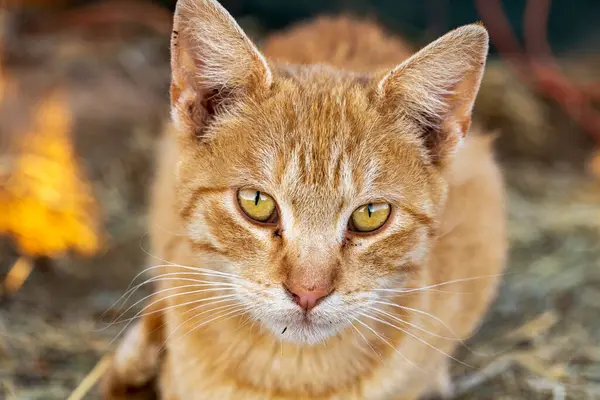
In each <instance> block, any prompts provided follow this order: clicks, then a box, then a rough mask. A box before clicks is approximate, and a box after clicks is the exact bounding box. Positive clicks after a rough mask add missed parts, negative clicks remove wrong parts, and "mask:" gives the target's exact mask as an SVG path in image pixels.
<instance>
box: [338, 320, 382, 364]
mask: <svg viewBox="0 0 600 400" xmlns="http://www.w3.org/2000/svg"><path fill="white" fill-rule="evenodd" d="M346 321H348V322H349V323H350V325H351V326H352V327H353V328H354V330H355V331H356V332H358V334H359V335H360V337H362V339H363V340H364V341H365V343H366V344H367V346H369V348H370V349H371V351H373V353H375V355H376V356H377V358H379V361H382V362H383V358H382V357H381V354H379V353H378V352H377V351H375V349H374V348H373V346H372V345H371V342H369V340H368V339H367V338H366V337H365V335H364V334H363V333H362V332H361V331H360V330H359V329H358V328H357V327H356V326H355V325H354V323H353V322H352V320H350V319H346Z"/></svg>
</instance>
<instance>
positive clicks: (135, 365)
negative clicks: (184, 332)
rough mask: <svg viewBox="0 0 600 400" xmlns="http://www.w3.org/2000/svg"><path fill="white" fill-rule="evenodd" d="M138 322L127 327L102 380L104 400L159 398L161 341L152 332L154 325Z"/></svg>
mask: <svg viewBox="0 0 600 400" xmlns="http://www.w3.org/2000/svg"><path fill="white" fill-rule="evenodd" d="M147 322H148V321H144V320H143V321H139V322H137V323H136V324H135V325H133V326H132V327H131V328H129V329H128V330H127V333H126V334H125V337H124V339H123V341H122V342H121V343H120V345H119V347H118V348H117V350H116V351H115V353H114V355H113V358H112V364H111V366H110V369H109V371H108V373H107V374H106V375H105V377H104V380H103V382H102V398H103V399H104V400H121V399H156V398H157V395H156V388H155V382H156V378H157V375H158V372H159V367H160V342H158V341H156V338H155V337H154V336H153V335H152V333H153V332H151V331H149V329H151V328H152V325H153V324H148V323H147Z"/></svg>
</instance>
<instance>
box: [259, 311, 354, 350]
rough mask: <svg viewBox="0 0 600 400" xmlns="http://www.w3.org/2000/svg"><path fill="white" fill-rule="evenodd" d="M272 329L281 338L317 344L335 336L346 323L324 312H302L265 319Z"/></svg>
mask: <svg viewBox="0 0 600 400" xmlns="http://www.w3.org/2000/svg"><path fill="white" fill-rule="evenodd" d="M265 322H266V324H267V326H268V327H269V328H270V329H271V331H272V332H273V333H274V334H275V335H276V336H277V337H278V338H279V339H281V340H284V341H289V342H294V343H302V344H317V343H320V342H323V341H325V340H326V339H328V338H330V337H332V336H335V335H336V334H337V333H338V332H340V331H341V330H343V328H344V327H345V324H344V323H343V321H338V320H336V318H332V317H329V316H328V315H327V313H324V312H315V310H313V311H309V312H303V311H302V312H301V311H298V312H297V313H292V315H287V316H276V317H274V318H273V319H270V320H267V321H265Z"/></svg>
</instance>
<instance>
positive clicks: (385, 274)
mask: <svg viewBox="0 0 600 400" xmlns="http://www.w3.org/2000/svg"><path fill="white" fill-rule="evenodd" d="M405 49H406V47H405V46H404V45H403V44H402V43H401V42H399V41H397V40H395V39H391V38H390V36H389V35H387V34H385V33H384V32H383V31H382V30H381V29H380V28H379V27H378V26H377V25H376V24H374V23H371V22H359V21H353V20H351V19H347V18H321V19H318V20H317V21H315V22H313V23H309V24H305V25H302V26H300V27H298V28H294V29H292V30H290V31H288V32H286V33H282V34H280V35H278V36H275V37H273V38H272V39H270V40H269V41H267V43H265V45H264V56H263V55H262V54H261V53H259V52H258V50H257V49H256V47H255V46H254V45H253V44H252V43H251V42H250V41H249V40H248V39H247V38H246V37H245V35H244V34H243V32H242V31H241V29H239V27H237V24H235V22H234V21H233V19H231V17H229V15H228V14H227V13H226V12H225V11H224V10H223V9H222V8H221V7H220V6H219V5H218V4H217V3H216V2H214V1H212V0H180V2H179V4H178V7H177V11H176V16H175V24H174V36H173V42H172V54H173V64H172V68H173V83H172V87H171V99H172V112H173V120H174V123H173V124H172V125H171V126H170V127H169V129H168V132H167V134H166V135H165V136H164V138H163V140H162V143H161V144H160V146H159V154H158V156H159V161H160V162H159V168H158V174H157V178H156V183H155V186H154V192H153V196H152V209H151V211H152V212H151V232H152V247H153V254H154V255H156V256H157V257H159V258H160V259H163V260H166V261H167V263H165V264H166V265H165V266H164V267H161V268H159V269H157V271H159V272H160V273H155V277H156V279H157V282H158V284H157V294H156V299H157V300H156V301H157V303H156V304H161V305H164V307H162V311H161V310H160V309H159V310H158V311H161V313H158V317H159V318H161V321H162V323H163V324H164V326H163V328H162V329H163V333H162V336H160V337H159V336H156V335H150V333H151V329H150V327H151V326H154V324H148V323H144V322H143V321H144V320H142V322H140V323H138V324H139V325H138V326H137V327H134V328H133V331H134V332H137V333H135V334H132V336H134V337H135V338H137V340H126V341H125V342H124V343H123V344H122V345H121V350H120V352H118V353H117V361H116V365H117V366H118V365H120V364H119V362H121V364H122V363H123V362H125V361H123V360H119V359H118V357H119V354H131V353H132V352H134V353H135V352H141V353H144V352H148V351H151V350H152V349H154V348H155V346H156V345H157V344H158V345H162V343H163V342H165V341H166V352H165V357H164V358H162V359H161V361H160V366H156V368H154V369H153V370H152V369H148V368H146V369H144V368H142V367H143V366H138V365H134V366H130V367H129V368H127V369H123V368H122V367H121V369H120V370H119V369H117V368H115V369H114V370H113V371H112V373H111V375H110V376H111V383H110V384H109V385H108V387H109V389H110V387H111V385H112V386H118V387H122V386H127V385H129V386H135V385H136V384H137V385H139V384H140V378H139V376H138V377H136V378H135V380H136V382H135V383H136V384H133V383H134V382H132V381H133V380H134V378H133V376H131V375H132V374H131V373H130V372H127V371H139V370H140V369H142V370H144V371H151V373H147V374H146V378H147V380H151V379H154V378H157V379H158V382H159V388H160V390H159V391H160V394H161V398H163V399H192V398H193V399H257V400H258V399H261V400H262V399H344V400H352V399H416V398H418V397H419V396H422V395H425V394H429V393H434V392H438V393H441V394H444V395H448V394H449V393H450V391H451V387H450V385H449V376H448V371H447V363H448V358H449V356H450V355H451V354H452V352H453V351H454V350H455V348H456V347H457V346H458V345H459V344H460V341H459V340H458V339H465V338H467V337H468V336H469V335H470V334H471V333H472V332H473V330H474V328H475V327H476V326H477V324H478V323H479V322H480V320H481V318H482V315H483V314H484V313H485V311H486V309H487V307H488V305H489V303H490V301H491V300H492V299H493V297H494V295H495V291H496V287H497V283H498V280H499V275H500V274H501V272H502V268H503V265H504V258H505V253H506V238H505V231H504V209H503V190H502V182H501V176H500V173H499V171H498V168H497V166H496V163H495V162H494V160H493V157H492V151H491V142H492V141H491V139H490V138H488V137H485V136H478V135H477V134H475V133H474V132H471V133H469V135H467V136H466V138H464V139H463V137H464V136H465V135H466V133H467V130H468V129H469V125H470V121H471V109H472V105H473V102H474V99H475V96H476V94H477V90H478V88H479V83H480V80H481V76H482V73H483V68H484V64H485V57H486V55H487V34H486V32H485V29H484V28H482V27H480V26H476V25H471V26H467V27H463V28H460V29H458V30H455V31H453V32H451V33H449V34H448V35H446V36H444V37H443V38H441V39H440V40H438V41H436V42H434V43H433V44H432V45H430V46H428V47H427V48H425V49H423V50H422V51H420V52H418V53H417V54H416V55H414V56H412V57H410V58H408V59H407V60H405V59H406V58H407V55H408V54H407V52H406V50H405ZM403 60H405V61H404V62H403ZM398 63H400V64H398ZM350 71H354V72H350ZM241 187H250V188H254V189H256V190H260V191H264V192H265V193H269V194H270V195H271V196H273V198H274V199H275V200H276V202H277V204H278V209H279V213H280V220H279V221H278V223H277V224H276V225H273V226H263V225H258V224H255V223H253V222H251V221H250V220H249V219H248V218H246V217H245V216H244V215H243V213H242V211H241V210H240V209H239V206H238V205H237V201H236V197H235V196H236V190H237V189H238V188H241ZM374 201H385V202H389V203H390V204H391V205H392V215H391V217H390V219H389V221H388V222H387V223H386V225H385V226H384V227H383V228H382V229H381V230H379V231H377V232H376V233H374V234H371V235H358V234H353V233H351V232H348V231H347V228H346V226H347V221H348V218H349V216H350V214H351V213H352V211H353V210H354V209H356V208H357V207H358V206H361V205H363V204H366V203H370V202H374ZM192 268H193V269H192ZM199 268H203V269H202V270H201V269H199ZM213 271H217V272H213ZM193 273H195V275H194V274H193ZM165 274H168V275H165ZM233 275H235V277H234V278H232V276H233ZM194 279H195V280H201V281H203V283H196V284H198V285H202V286H196V287H191V286H190V285H192V284H194V283H193V282H191V281H192V280H194ZM290 281H293V282H294V285H301V286H302V285H303V286H304V287H307V288H309V287H310V286H311V285H314V284H315V283H319V284H320V283H322V282H324V285H330V286H331V287H332V288H333V290H334V292H333V293H332V294H331V295H330V296H328V297H326V298H325V299H324V300H323V301H322V302H321V303H320V304H319V305H317V306H316V307H315V308H314V309H313V310H310V311H308V312H307V313H304V312H303V311H302V310H301V309H300V308H299V307H298V306H297V305H296V304H295V303H294V302H293V301H292V299H291V298H290V297H289V296H288V295H287V294H286V291H285V289H284V285H286V284H287V283H289V282H290ZM211 282H212V283H211ZM438 284H442V285H441V286H439V287H434V288H432V287H431V286H432V285H438ZM211 285H213V286H211ZM214 285H220V286H218V287H217V286H214ZM231 285H235V286H231ZM328 287H329V286H328ZM195 288H197V290H195V291H194V292H193V293H192V292H191V291H193V290H194V289H195ZM204 289H208V290H207V291H203V292H198V290H204ZM160 290H162V292H159V291H160ZM392 290H398V291H405V292H404V293H396V292H393V291H392ZM228 294H232V295H234V297H223V296H227V295H228ZM215 296H221V297H217V298H220V299H221V300H219V302H218V303H217V302H216V301H217V300H215ZM384 303H385V304H384ZM374 308H376V309H378V311H375V309H374ZM365 314H367V315H365ZM153 315H154V316H155V318H156V315H157V314H153ZM145 318H150V317H145ZM248 320H252V322H251V323H245V321H248ZM144 332H145V334H144ZM123 347H126V348H127V349H125V350H123ZM126 350H127V351H126ZM143 359H144V357H142V356H138V357H133V358H131V360H133V361H131V362H132V363H133V364H136V363H138V364H139V363H143V361H140V360H143ZM154 362H155V363H157V364H158V362H157V361H156V360H154ZM152 365H154V364H152ZM119 371H125V372H119ZM133 375H135V374H133ZM138 375H139V374H138ZM106 393H110V390H107V391H106ZM105 397H106V398H111V397H110V395H108V394H107V395H106V396H105Z"/></svg>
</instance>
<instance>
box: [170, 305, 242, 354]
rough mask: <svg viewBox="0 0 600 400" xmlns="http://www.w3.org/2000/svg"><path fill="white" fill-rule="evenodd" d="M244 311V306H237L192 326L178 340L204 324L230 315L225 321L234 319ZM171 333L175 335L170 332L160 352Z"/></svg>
mask: <svg viewBox="0 0 600 400" xmlns="http://www.w3.org/2000/svg"><path fill="white" fill-rule="evenodd" d="M245 310H246V306H245V305H238V306H237V307H236V308H234V309H233V310H232V311H229V312H227V313H225V314H221V315H218V316H216V317H214V318H211V319H209V320H208V321H204V322H202V323H201V324H198V325H194V326H193V327H192V328H190V330H189V331H188V332H187V333H186V334H185V335H183V336H182V337H181V338H180V339H179V340H183V339H185V338H186V337H187V335H189V334H190V333H192V332H194V331H195V330H197V329H199V328H201V327H202V326H204V325H206V324H208V323H210V322H213V321H215V320H218V319H221V318H223V317H226V316H228V315H231V314H234V315H232V316H230V317H229V318H227V319H230V318H234V317H235V316H237V315H241V314H243V313H244V311H245ZM173 333H175V331H173V332H171V334H170V335H169V336H168V337H167V339H166V340H165V344H164V345H163V347H161V351H162V350H163V348H164V346H165V345H166V344H167V342H168V340H169V339H170V338H171V336H172V335H173Z"/></svg>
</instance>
